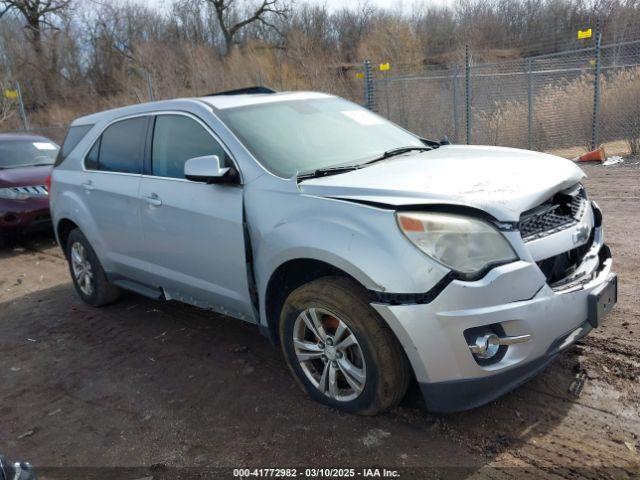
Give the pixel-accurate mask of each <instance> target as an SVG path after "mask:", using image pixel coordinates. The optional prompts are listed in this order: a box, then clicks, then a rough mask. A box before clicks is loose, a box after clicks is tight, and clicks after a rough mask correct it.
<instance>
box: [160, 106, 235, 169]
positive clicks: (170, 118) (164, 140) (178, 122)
mask: <svg viewBox="0 0 640 480" xmlns="http://www.w3.org/2000/svg"><path fill="white" fill-rule="evenodd" d="M205 155H218V157H219V158H220V161H221V163H222V164H227V163H228V160H227V155H226V153H225V151H224V149H223V148H222V147H221V146H220V144H219V143H218V142H217V141H216V140H215V139H214V138H213V137H212V136H211V134H210V133H209V132H208V131H207V130H205V128H204V127H203V126H202V125H200V124H199V123H198V122H196V121H195V120H193V119H192V118H189V117H186V116H184V115H158V116H157V117H156V122H155V127H154V131H153V143H152V148H151V174H152V175H155V176H158V177H169V178H184V164H185V162H186V161H187V160H189V159H190V158H194V157H202V156H205Z"/></svg>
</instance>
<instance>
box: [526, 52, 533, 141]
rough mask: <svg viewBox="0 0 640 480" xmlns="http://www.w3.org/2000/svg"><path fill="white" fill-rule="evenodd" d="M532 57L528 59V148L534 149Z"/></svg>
mask: <svg viewBox="0 0 640 480" xmlns="http://www.w3.org/2000/svg"><path fill="white" fill-rule="evenodd" d="M531 63H532V62H531V59H529V60H527V148H528V149H529V150H532V149H533V75H532V73H531V72H532V70H533V69H532V68H531Z"/></svg>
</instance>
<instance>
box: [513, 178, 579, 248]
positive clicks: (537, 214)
mask: <svg viewBox="0 0 640 480" xmlns="http://www.w3.org/2000/svg"><path fill="white" fill-rule="evenodd" d="M586 207H587V194H586V192H585V190H584V187H582V185H577V186H576V187H573V188H572V189H570V190H564V191H562V192H559V193H557V194H555V195H554V196H553V197H551V198H550V199H549V200H547V201H546V202H545V203H543V204H542V205H539V206H537V207H535V208H532V209H531V210H527V211H526V212H524V213H523V214H522V215H520V222H519V223H518V229H519V230H520V235H521V236H522V239H523V240H524V241H525V242H530V241H532V240H536V239H538V238H542V237H546V236H547V235H551V234H552V233H556V232H559V231H560V230H564V229H565V228H569V227H571V226H573V225H576V224H577V223H578V222H579V221H580V219H581V218H582V215H584V212H585V209H586Z"/></svg>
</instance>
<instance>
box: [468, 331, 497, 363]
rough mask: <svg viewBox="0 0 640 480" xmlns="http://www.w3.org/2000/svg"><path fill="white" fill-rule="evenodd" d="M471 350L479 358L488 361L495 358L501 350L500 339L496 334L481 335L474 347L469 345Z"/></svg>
mask: <svg viewBox="0 0 640 480" xmlns="http://www.w3.org/2000/svg"><path fill="white" fill-rule="evenodd" d="M469 348H470V349H471V352H472V353H473V354H474V355H476V356H477V357H478V358H482V359H485V360H486V359H489V358H492V357H495V356H496V355H497V353H498V350H500V337H498V335H496V334H495V333H489V334H486V335H481V336H479V337H478V338H476V341H475V343H474V344H473V345H469Z"/></svg>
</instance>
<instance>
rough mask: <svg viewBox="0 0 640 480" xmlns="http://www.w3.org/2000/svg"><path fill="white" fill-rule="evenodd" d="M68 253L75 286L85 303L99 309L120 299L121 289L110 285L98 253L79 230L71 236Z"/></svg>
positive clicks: (68, 241)
mask: <svg viewBox="0 0 640 480" xmlns="http://www.w3.org/2000/svg"><path fill="white" fill-rule="evenodd" d="M66 251H67V259H68V261H69V271H70V272H71V279H72V280H73V285H74V287H75V289H76V292H78V295H80V298H82V300H83V301H84V302H85V303H88V304H89V305H91V306H93V307H99V306H102V305H106V304H108V303H112V302H115V301H116V300H117V299H118V297H119V296H120V289H119V288H118V287H116V286H115V285H113V284H111V283H109V281H108V280H107V276H106V274H105V272H104V270H103V268H102V265H100V261H99V260H98V257H97V256H96V253H95V252H94V251H93V248H92V247H91V244H90V243H89V241H88V240H87V239H86V237H85V236H84V235H83V234H82V232H81V231H80V230H79V229H77V228H76V229H75V230H72V231H71V233H70V234H69V238H68V239H67V250H66Z"/></svg>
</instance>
